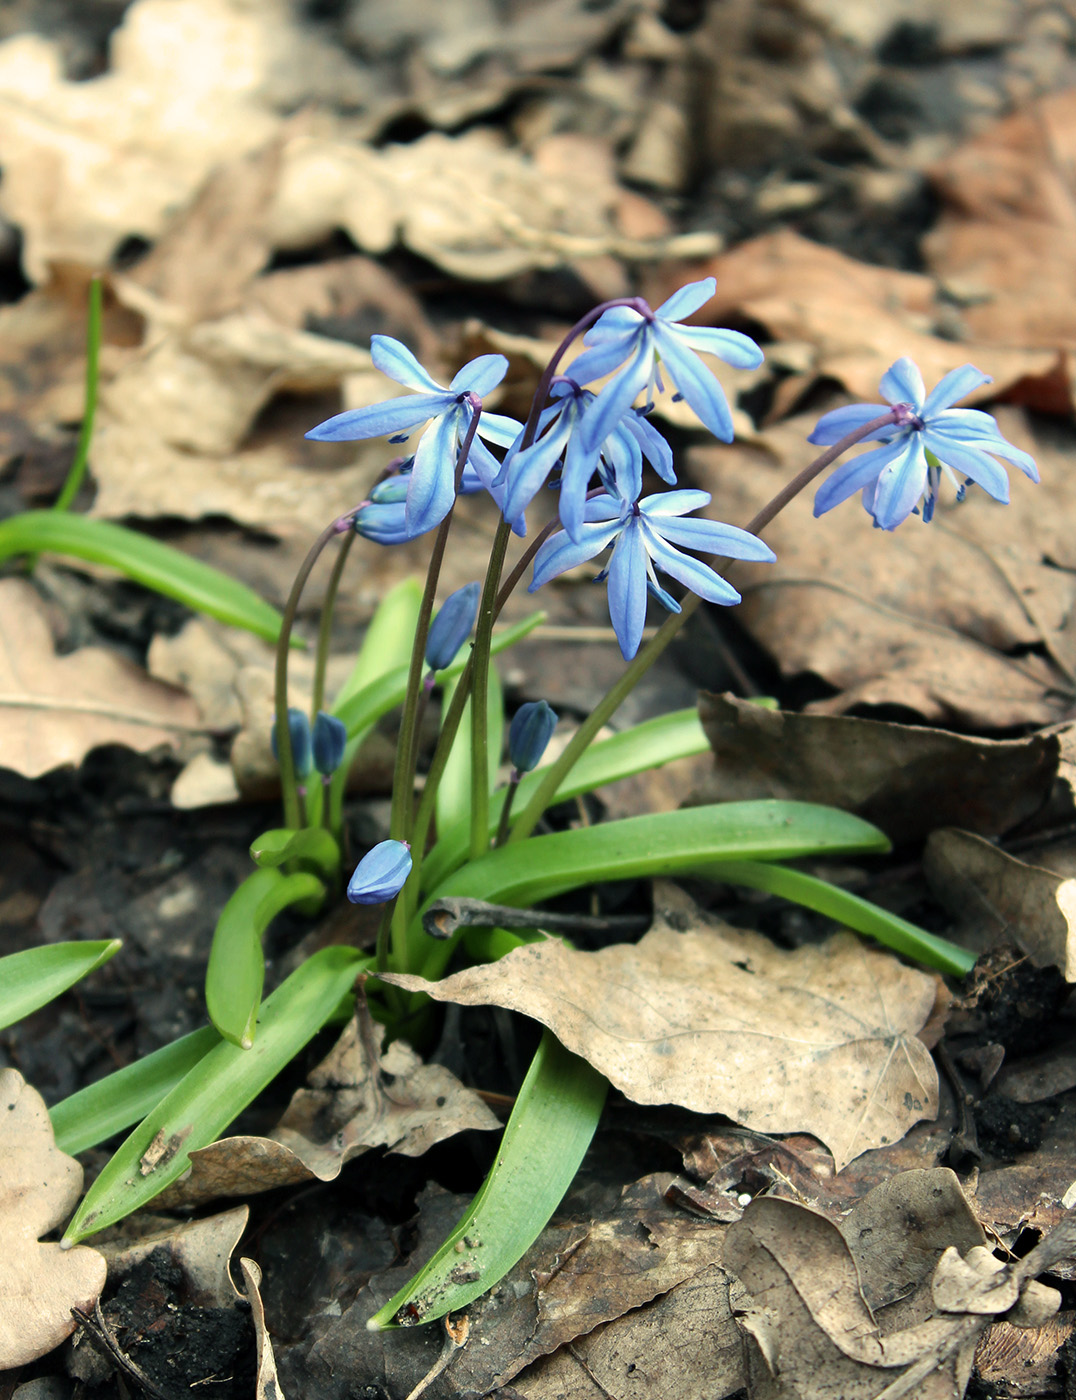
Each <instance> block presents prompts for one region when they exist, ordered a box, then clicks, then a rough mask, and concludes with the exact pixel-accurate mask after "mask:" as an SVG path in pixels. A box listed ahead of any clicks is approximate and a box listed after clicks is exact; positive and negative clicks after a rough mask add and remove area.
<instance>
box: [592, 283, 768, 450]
mask: <svg viewBox="0 0 1076 1400" xmlns="http://www.w3.org/2000/svg"><path fill="white" fill-rule="evenodd" d="M716 289H717V283H716V281H715V280H714V278H712V277H705V278H703V280H702V281H701V282H689V283H688V284H687V286H686V287H681V288H680V290H679V291H678V292H674V293H673V294H672V296H671V297H669V299H668V301H664V302H662V304H661V305H660V306H659V307H658V309H657V310H656V311H651V310H650V308H649V307H648V306H646V304H645V302H641V303H640V305H641V306H643V307H644V310H641V311H639V310H636V309H635V308H634V307H631V306H614V307H612V308H611V309H610V310H609V311H606V312H604V313H603V314H602V315H601V316H600V317H599V318H598V320H597V321H596V322H595V323H594V325H593V326H591V328H590V330H589V331H587V333H586V335H584V337H583V344H584V345H586V346H587V347H588V349H586V350H584V351H583V353H582V354H581V355H580V356H579V357H578V358H577V359H575V360H573V361H572V363H571V365H570V366H569V367H568V373H569V374H570V375H571V377H572V378H573V379H575V380H578V382H579V383H580V384H586V383H589V382H590V381H592V380H594V379H601V378H602V377H603V376H604V375H606V374H612V373H613V371H614V370H616V371H618V373H616V374H615V375H614V377H613V378H612V379H611V380H610V381H609V383H608V384H607V385H606V386H605V388H604V389H602V391H601V392H600V393H599V394H598V396H597V398H596V399H595V400H594V403H593V404H592V405H591V406H590V408H589V409H588V410H587V414H586V417H585V418H584V420H583V424H582V438H583V446H584V448H586V449H587V450H588V451H594V450H595V448H597V447H598V446H599V445H600V444H601V443H602V442H604V441H605V439H606V438H607V437H608V436H609V434H610V433H611V432H612V431H613V429H614V428H615V427H616V425H617V423H618V422H619V421H620V420H621V418H623V416H624V414H625V413H627V411H628V409H629V408H630V407H631V405H632V404H633V403H634V402H635V399H636V397H637V395H638V394H640V393H641V392H642V391H643V390H644V389H646V388H647V387H648V386H650V385H652V384H657V385H658V386H659V387H660V385H661V379H660V375H661V369H662V367H663V368H664V369H665V371H666V372H667V373H668V376H669V378H670V379H671V380H672V383H673V384H674V385H675V387H676V389H677V391H678V393H679V395H680V397H681V398H684V399H686V400H687V402H688V403H689V404H690V405H691V407H692V408H693V409H694V410H695V412H696V413H697V414H698V416H699V419H700V420H701V421H702V423H703V424H704V425H705V426H706V427H707V428H709V429H710V431H711V432H712V433H713V435H714V436H715V437H716V438H720V440H721V441H722V442H731V441H732V436H733V434H732V414H731V413H730V412H729V406H728V400H727V399H726V398H725V393H724V390H723V389H722V388H721V385H720V384H719V383H718V382H717V380H716V379H715V378H714V376H713V375H712V374H711V373H710V371H709V369H708V368H707V367H706V365H704V364H703V362H702V361H701V360H700V359H699V358H698V352H699V351H705V352H706V353H707V354H710V355H716V356H717V357H718V359H721V360H724V361H725V363H726V364H730V365H733V366H735V367H736V368H737V369H757V368H758V366H759V365H760V364H761V363H762V360H763V354H762V351H761V350H760V349H759V348H758V346H757V345H756V344H755V342H754V341H753V340H752V339H751V338H750V336H746V335H742V334H741V333H740V332H739V331H727V330H718V329H716V328H715V327H712V326H682V325H680V324H679V322H680V321H682V320H683V318H684V317H685V316H690V315H691V314H692V313H693V312H695V311H698V309H699V307H700V306H704V305H705V304H706V302H708V301H709V300H710V298H711V297H712V296H713V294H714V292H715V291H716Z"/></svg>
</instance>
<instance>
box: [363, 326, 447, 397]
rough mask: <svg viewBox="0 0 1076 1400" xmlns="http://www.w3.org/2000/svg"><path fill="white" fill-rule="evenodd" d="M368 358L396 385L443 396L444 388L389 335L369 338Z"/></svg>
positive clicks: (401, 344)
mask: <svg viewBox="0 0 1076 1400" xmlns="http://www.w3.org/2000/svg"><path fill="white" fill-rule="evenodd" d="M370 358H371V359H372V360H373V362H374V366H375V368H377V369H379V370H380V371H381V373H382V374H387V375H388V377H389V378H390V379H395V381H396V383H397V384H406V385H407V387H408V388H409V389H419V390H425V391H426V392H428V393H431V394H443V393H444V392H445V390H444V386H443V385H441V384H438V382H437V380H436V379H432V378H431V377H430V375H429V374H427V372H426V371H425V370H424V369H423V368H422V366H421V365H420V364H419V362H418V360H416V359H415V357H414V355H412V353H411V351H410V350H408V348H407V346H406V345H404V344H403V342H402V341H399V340H393V338H392V336H391V335H374V336H371V337H370Z"/></svg>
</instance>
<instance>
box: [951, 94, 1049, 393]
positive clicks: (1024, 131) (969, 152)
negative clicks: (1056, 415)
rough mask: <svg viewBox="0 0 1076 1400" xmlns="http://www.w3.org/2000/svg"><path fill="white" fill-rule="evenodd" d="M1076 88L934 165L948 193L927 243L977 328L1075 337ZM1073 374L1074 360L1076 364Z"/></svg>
mask: <svg viewBox="0 0 1076 1400" xmlns="http://www.w3.org/2000/svg"><path fill="white" fill-rule="evenodd" d="M1074 160H1076V94H1073V93H1072V92H1071V91H1068V92H1059V93H1055V94H1053V95H1052V96H1049V97H1044V98H1042V99H1041V100H1040V101H1038V102H1036V103H1034V104H1033V105H1032V106H1031V107H1029V108H1028V109H1027V110H1026V111H1022V112H1017V113H1015V114H1014V115H1013V116H1011V117H1006V118H1005V120H1004V121H1001V122H999V123H998V124H997V125H996V126H993V127H991V128H990V129H989V130H988V131H985V132H984V133H983V134H982V135H980V136H977V137H975V138H974V139H973V140H972V141H970V142H968V143H967V144H966V145H965V146H962V147H961V148H960V149H959V150H958V151H956V152H955V153H954V154H953V155H951V156H949V157H948V158H947V159H946V160H944V161H943V162H941V164H939V165H938V166H936V167H935V168H934V170H933V171H932V172H931V174H932V178H933V180H934V184H935V186H936V187H937V189H938V192H939V193H940V195H941V197H942V200H943V201H944V205H945V207H944V209H943V213H942V216H941V219H940V220H939V222H938V224H937V225H936V227H935V228H934V229H933V230H932V231H931V232H930V233H929V234H928V235H927V237H926V239H925V242H924V249H925V252H926V255H927V258H928V260H929V262H930V265H931V267H932V268H933V269H934V271H935V272H937V273H938V275H939V276H940V277H941V279H942V281H943V283H944V285H945V286H946V288H947V289H948V290H949V291H950V292H951V293H953V294H954V295H955V296H956V297H957V298H958V299H959V300H960V301H962V302H964V303H965V305H964V310H963V319H964V323H965V325H966V326H967V328H968V333H969V335H970V337H971V338H973V339H977V340H981V341H985V342H991V343H994V344H997V345H1006V346H1014V345H1018V346H1023V345H1026V346H1032V347H1043V346H1047V347H1061V346H1065V347H1069V348H1073V347H1076V308H1074V307H1073V304H1072V299H1071V298H1070V297H1068V296H1065V295H1059V294H1058V290H1059V288H1062V287H1071V286H1072V285H1073V283H1074V281H1076V182H1074V180H1073V174H1072V171H1073V162H1074ZM1069 374H1070V377H1071V369H1070V370H1069Z"/></svg>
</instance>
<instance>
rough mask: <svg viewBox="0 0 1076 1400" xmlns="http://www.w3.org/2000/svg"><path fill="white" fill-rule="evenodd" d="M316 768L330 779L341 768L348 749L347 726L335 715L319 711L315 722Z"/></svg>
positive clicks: (314, 746)
mask: <svg viewBox="0 0 1076 1400" xmlns="http://www.w3.org/2000/svg"><path fill="white" fill-rule="evenodd" d="M313 748H314V767H315V768H316V769H317V770H318V772H319V773H321V774H322V775H323V776H324V777H326V778H327V777H329V775H330V774H331V773H335V772H336V770H337V769H338V768H339V767H340V764H341V762H342V761H343V757H344V750H345V748H347V725H346V724H345V723H344V721H343V720H342V719H337V718H336V716H335V715H330V714H326V713H325V711H324V710H319V711H318V713H317V718H316V719H315V720H314V734H313Z"/></svg>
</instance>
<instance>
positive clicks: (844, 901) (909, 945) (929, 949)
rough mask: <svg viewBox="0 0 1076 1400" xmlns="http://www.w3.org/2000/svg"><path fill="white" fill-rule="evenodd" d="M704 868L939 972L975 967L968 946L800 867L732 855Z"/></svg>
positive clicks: (960, 974)
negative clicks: (777, 897) (787, 901)
mask: <svg viewBox="0 0 1076 1400" xmlns="http://www.w3.org/2000/svg"><path fill="white" fill-rule="evenodd" d="M704 873H705V874H708V875H710V876H711V877H712V878H713V879H715V880H720V881H722V882H723V883H727V884H730V885H747V886H749V888H751V889H753V890H765V891H766V893H767V894H776V895H780V896H781V898H782V899H790V900H792V902H793V903H794V904H802V905H804V906H805V907H806V908H807V909H814V910H816V912H817V913H819V914H824V915H825V916H826V917H827V918H828V919H835V920H836V921H837V922H838V923H840V924H844V925H845V926H846V927H847V928H852V929H855V931H856V932H857V933H865V934H868V935H869V936H870V937H871V938H876V939H877V940H878V942H879V943H884V944H885V946H886V947H887V948H892V949H893V950H894V951H895V952H897V953H903V954H904V956H905V957H907V958H912V959H913V960H914V961H915V962H920V963H922V964H923V965H924V966H925V967H935V968H937V969H938V971H939V972H948V973H950V974H951V975H952V976H954V977H963V976H964V975H965V974H966V973H968V972H970V971H971V969H972V968H973V967H974V966H975V954H974V953H970V952H968V950H967V948H961V947H958V946H957V944H955V943H950V942H949V941H948V939H945V938H938V937H937V936H936V935H935V934H933V933H927V931H926V929H922V928H919V927H918V926H917V925H916V924H910V923H909V922H908V921H907V919H901V918H898V916H897V915H896V914H890V913H889V911H888V910H887V909H880V908H879V907H878V905H877V904H872V903H871V902H870V900H867V899H861V898H860V897H859V895H857V894H852V893H851V892H850V891H848V890H842V889H841V888H840V886H838V885H831V884H830V883H829V881H828V880H820V879H818V877H817V876H815V875H806V874H804V872H803V871H802V870H789V868H788V867H787V866H786V865H772V864H769V863H767V862H765V861H749V860H732V861H723V862H722V863H721V864H720V865H715V866H714V867H713V869H712V870H708V871H705V872H704Z"/></svg>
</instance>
